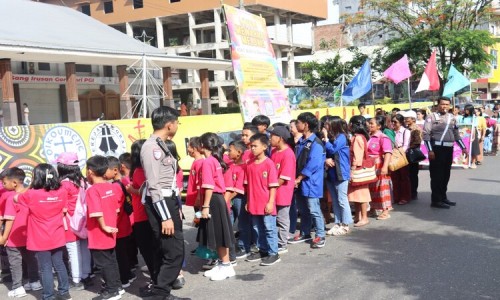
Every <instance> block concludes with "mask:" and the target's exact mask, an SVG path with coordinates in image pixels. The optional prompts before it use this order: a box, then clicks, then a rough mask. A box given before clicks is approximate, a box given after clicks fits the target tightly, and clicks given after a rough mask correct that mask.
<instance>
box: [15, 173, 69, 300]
mask: <svg viewBox="0 0 500 300" xmlns="http://www.w3.org/2000/svg"><path fill="white" fill-rule="evenodd" d="M60 187H61V185H60V183H59V178H58V176H57V172H56V170H55V169H54V167H52V166H51V165H49V164H39V165H38V166H36V167H35V168H34V169H33V181H32V183H31V189H29V190H27V191H26V192H24V193H22V194H19V195H16V196H15V197H14V201H18V203H20V204H25V205H26V206H27V207H28V228H27V241H26V248H27V249H28V250H31V251H34V252H35V255H36V258H37V260H38V269H39V272H40V277H41V278H40V279H41V281H42V286H43V292H42V299H54V298H55V295H54V275H53V273H52V268H54V269H55V270H56V273H57V279H58V287H57V290H58V292H57V294H58V295H57V298H60V299H71V296H70V295H69V281H68V271H67V270H66V266H65V265H64V262H63V252H64V250H63V249H64V246H65V245H66V237H65V234H64V223H63V216H64V215H63V213H64V209H65V207H66V201H67V193H66V190H64V189H61V188H60Z"/></svg>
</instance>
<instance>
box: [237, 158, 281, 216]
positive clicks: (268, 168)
mask: <svg viewBox="0 0 500 300" xmlns="http://www.w3.org/2000/svg"><path fill="white" fill-rule="evenodd" d="M244 183H245V184H246V185H247V192H248V193H247V205H248V212H249V213H250V214H252V215H256V216H261V215H265V208H266V205H267V202H269V196H270V191H269V189H270V188H273V187H278V185H279V184H278V172H277V171H276V166H275V165H274V162H273V161H272V160H271V159H270V158H267V157H266V159H265V160H264V161H262V162H261V163H259V164H257V163H256V162H255V160H252V161H251V163H249V164H248V165H247V169H246V172H245V180H244ZM275 204H276V201H275ZM272 215H273V216H275V215H276V205H274V209H273V212H272Z"/></svg>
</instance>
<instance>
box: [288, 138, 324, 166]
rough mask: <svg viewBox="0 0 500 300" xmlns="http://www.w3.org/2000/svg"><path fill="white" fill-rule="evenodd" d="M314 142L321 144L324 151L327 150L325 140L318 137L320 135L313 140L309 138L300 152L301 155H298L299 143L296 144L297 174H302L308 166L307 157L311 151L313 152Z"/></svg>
mask: <svg viewBox="0 0 500 300" xmlns="http://www.w3.org/2000/svg"><path fill="white" fill-rule="evenodd" d="M314 143H317V144H319V145H321V147H322V148H323V152H325V145H323V142H322V141H321V140H320V139H319V138H318V136H316V137H315V139H314V140H313V141H311V140H308V141H307V142H306V145H305V146H304V149H303V150H302V152H300V155H297V154H298V150H299V145H296V146H295V156H296V157H297V175H299V174H301V172H302V170H303V169H304V167H305V166H306V163H307V158H308V157H309V153H310V152H311V148H312V145H313V144H314Z"/></svg>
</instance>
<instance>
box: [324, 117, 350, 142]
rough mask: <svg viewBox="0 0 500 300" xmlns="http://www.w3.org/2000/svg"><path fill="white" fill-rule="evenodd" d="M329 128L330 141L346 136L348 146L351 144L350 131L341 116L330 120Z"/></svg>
mask: <svg viewBox="0 0 500 300" xmlns="http://www.w3.org/2000/svg"><path fill="white" fill-rule="evenodd" d="M328 127H329V129H330V130H329V131H328V138H329V139H333V140H335V139H337V137H338V136H339V135H344V136H345V139H346V141H347V145H349V144H350V141H349V136H348V130H347V123H346V121H345V120H344V119H342V118H341V117H339V116H332V117H330V118H329V120H328Z"/></svg>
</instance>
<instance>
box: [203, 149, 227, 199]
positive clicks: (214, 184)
mask: <svg viewBox="0 0 500 300" xmlns="http://www.w3.org/2000/svg"><path fill="white" fill-rule="evenodd" d="M201 188H202V190H201V192H202V193H203V195H204V194H205V190H206V189H211V190H213V192H214V193H221V194H224V193H225V192H226V185H225V184H224V175H223V174H222V167H221V165H220V163H219V162H218V161H217V159H216V158H215V157H213V156H209V157H207V158H205V160H204V161H203V164H202V165H201Z"/></svg>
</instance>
